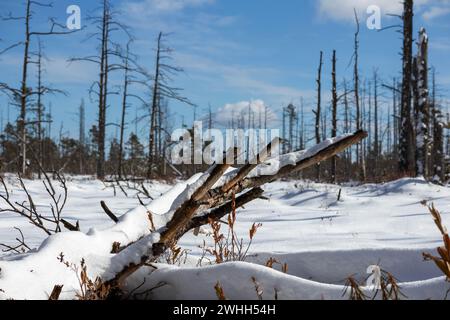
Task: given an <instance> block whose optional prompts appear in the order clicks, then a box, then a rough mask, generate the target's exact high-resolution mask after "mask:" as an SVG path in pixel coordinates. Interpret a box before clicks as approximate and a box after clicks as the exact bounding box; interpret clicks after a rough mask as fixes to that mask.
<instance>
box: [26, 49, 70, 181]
mask: <svg viewBox="0 0 450 320" xmlns="http://www.w3.org/2000/svg"><path fill="white" fill-rule="evenodd" d="M31 56H36V60H32V58H31ZM44 59H45V56H44V53H43V49H42V43H41V41H39V42H38V52H37V53H30V60H29V63H30V64H35V65H36V67H37V88H36V89H35V90H34V91H33V92H31V93H30V96H32V95H35V96H36V104H35V105H36V106H35V108H34V109H32V110H31V111H34V112H35V114H36V118H35V120H29V121H27V124H29V125H35V128H36V134H37V143H38V147H37V158H38V159H39V162H40V163H41V164H42V166H44V128H43V124H44V123H46V122H47V120H46V119H44V116H45V107H44V103H43V99H44V96H45V95H47V94H63V95H67V94H66V92H64V91H62V90H58V89H55V88H51V87H48V86H45V85H44V83H43V74H44V71H45V68H44ZM44 170H45V167H44ZM37 172H38V178H39V179H41V177H42V174H41V170H37Z"/></svg>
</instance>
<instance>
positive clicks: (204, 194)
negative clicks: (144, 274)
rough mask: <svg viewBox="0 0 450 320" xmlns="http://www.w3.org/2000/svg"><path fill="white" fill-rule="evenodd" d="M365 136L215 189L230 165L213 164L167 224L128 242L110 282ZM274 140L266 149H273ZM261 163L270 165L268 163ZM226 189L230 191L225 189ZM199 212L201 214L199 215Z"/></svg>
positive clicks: (245, 172)
mask: <svg viewBox="0 0 450 320" xmlns="http://www.w3.org/2000/svg"><path fill="white" fill-rule="evenodd" d="M366 137H367V133H366V132H364V131H358V132H356V133H354V134H351V135H347V136H344V137H340V138H335V139H331V140H327V141H325V142H323V143H321V144H319V145H317V146H315V147H313V148H311V149H308V150H306V151H303V152H297V153H293V154H289V155H285V156H280V157H279V159H278V160H279V161H280V163H281V165H280V167H279V169H278V170H276V171H274V172H272V173H271V174H266V175H258V172H256V174H255V175H251V176H250V177H249V175H250V174H251V173H252V172H253V170H256V169H258V165H256V166H255V165H251V166H249V165H247V166H244V167H243V168H241V169H236V170H235V171H233V172H231V173H229V175H230V180H229V182H226V180H225V182H223V184H222V185H220V186H216V187H215V189H212V188H213V187H214V186H215V185H216V184H218V181H219V180H220V179H221V178H222V177H223V176H224V174H225V172H226V171H227V169H229V167H230V165H229V164H221V165H215V166H213V167H212V168H211V169H210V170H209V171H208V172H207V173H206V174H204V175H203V176H202V177H200V179H199V180H198V181H197V183H194V184H193V185H192V186H187V189H186V190H185V191H186V192H187V194H192V195H191V196H190V197H189V198H188V199H187V200H185V201H184V202H183V203H181V204H180V205H179V206H178V208H177V209H175V211H174V213H173V215H172V218H171V219H170V221H169V222H168V223H167V224H166V225H165V226H164V227H162V228H160V229H159V230H157V231H156V232H152V233H150V234H149V235H148V236H147V237H144V238H142V239H140V240H138V241H137V242H135V243H133V244H131V245H129V246H128V247H127V248H126V249H124V250H122V251H121V252H120V253H118V254H117V255H116V257H115V258H113V259H114V260H115V262H117V263H119V264H120V266H121V267H119V269H118V270H117V269H116V272H115V276H114V278H112V279H110V280H109V281H107V285H109V286H112V287H119V286H120V284H121V283H123V281H124V280H125V279H126V278H127V277H128V276H130V275H131V274H133V273H134V272H135V271H136V270H138V269H139V268H140V267H142V266H144V265H146V264H148V263H151V262H155V261H156V260H157V259H158V258H159V257H160V256H161V255H162V254H163V253H164V252H165V251H166V249H167V248H168V247H170V245H171V244H173V243H176V242H177V241H178V240H179V239H180V238H181V237H182V236H183V235H184V234H186V232H188V231H189V230H192V229H195V228H199V227H201V226H202V225H206V224H208V223H209V222H210V221H211V220H215V219H216V220H217V219H220V218H222V217H223V216H225V215H226V214H228V213H229V212H231V210H232V208H233V206H234V207H235V208H239V207H242V206H243V205H245V204H247V203H249V202H251V201H253V200H255V199H258V198H261V197H262V194H263V190H262V189H261V188H260V187H261V186H262V185H264V184H267V183H270V182H273V181H275V180H278V179H280V178H283V177H285V176H288V175H290V174H292V173H295V172H298V171H301V170H303V169H306V168H309V167H311V166H314V165H316V164H317V163H320V162H323V161H325V160H327V159H330V158H331V157H333V156H335V155H337V154H339V153H341V152H342V151H345V150H346V149H347V148H348V147H350V146H352V145H354V144H357V143H359V142H360V141H361V140H363V139H364V138H366ZM272 143H274V142H272ZM272 143H271V144H269V146H267V147H266V148H265V149H264V150H270V149H271V145H272ZM264 150H263V151H262V152H260V153H259V155H258V156H257V159H259V160H261V161H262V159H264V158H265V157H266V156H267V154H268V152H267V151H264ZM293 156H296V158H295V159H296V161H295V163H292V162H291V163H290V162H287V164H286V163H284V160H286V159H287V158H289V159H292V157H293ZM260 166H267V163H263V164H261V165H260ZM250 169H251V170H250ZM237 177H238V178H237ZM191 187H196V189H195V190H189V188H191ZM224 190H227V191H226V192H224ZM247 190H248V191H247ZM237 194H239V196H238V197H237V198H236V200H235V201H234V203H233V198H234V196H235V195H237ZM197 212H200V214H198V215H197ZM120 268H121V269H120Z"/></svg>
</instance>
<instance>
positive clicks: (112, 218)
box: [100, 201, 119, 223]
mask: <svg viewBox="0 0 450 320" xmlns="http://www.w3.org/2000/svg"><path fill="white" fill-rule="evenodd" d="M100 205H101V207H102V209H103V211H105V213H106V215H107V216H108V217H109V218H110V219H111V220H112V221H114V222H115V223H117V222H119V218H117V216H116V215H115V214H114V213H113V212H112V211H111V210H110V209H109V208H108V206H107V205H106V203H105V201H100Z"/></svg>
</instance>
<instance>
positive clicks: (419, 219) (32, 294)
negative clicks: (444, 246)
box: [0, 179, 450, 299]
mask: <svg viewBox="0 0 450 320" xmlns="http://www.w3.org/2000/svg"><path fill="white" fill-rule="evenodd" d="M26 183H27V186H29V190H30V193H31V195H32V196H33V197H34V198H35V201H36V203H37V205H38V206H39V207H41V208H42V209H45V206H46V205H47V203H48V200H47V198H46V195H45V189H43V188H42V184H41V182H39V181H27V182H26ZM12 187H13V190H14V192H13V195H12V196H13V197H17V199H24V198H23V197H24V194H22V193H21V192H20V191H19V188H18V187H17V186H14V185H13V186H12ZM68 188H69V202H68V204H67V207H66V209H65V210H64V214H63V215H64V217H65V218H66V219H67V220H69V221H71V222H74V221H77V220H79V221H80V226H81V229H82V231H83V232H85V233H87V235H86V236H83V237H81V236H80V235H79V234H78V233H70V234H69V233H68V234H65V235H57V236H55V237H52V238H50V239H49V240H47V241H45V243H44V244H43V245H42V246H41V248H40V249H39V251H40V252H39V253H40V255H39V256H40V257H42V256H44V255H45V256H46V259H48V260H45V259H44V260H45V261H43V260H42V259H41V260H40V259H38V258H37V255H36V254H35V255H33V254H28V255H22V256H17V255H14V256H11V255H9V256H5V255H4V256H3V257H2V258H1V260H0V268H1V270H2V271H1V272H0V289H2V290H3V291H4V293H2V292H1V291H0V297H3V298H8V297H12V298H19V299H20V298H27V299H30V298H39V299H42V298H45V297H46V295H48V294H49V291H51V288H52V287H53V285H55V284H59V283H60V282H62V281H64V283H65V287H64V289H63V295H62V297H63V298H72V297H73V295H74V292H76V290H77V283H76V279H75V278H74V277H73V271H72V270H67V269H68V268H66V267H64V266H63V265H62V264H61V263H59V262H58V261H57V255H58V254H59V253H60V252H63V251H64V253H65V254H68V252H78V253H79V254H73V255H70V254H68V255H66V259H68V260H70V261H71V262H74V263H77V262H78V261H77V260H76V259H79V258H80V255H81V254H82V252H84V253H85V254H86V256H82V258H86V260H87V264H88V271H89V270H90V271H91V272H93V273H95V274H108V271H111V270H110V269H111V268H113V267H114V265H113V263H112V262H105V261H106V259H107V256H108V255H107V254H108V253H109V252H108V251H107V250H109V248H110V247H111V246H110V244H111V242H113V241H119V242H122V243H123V242H126V240H127V239H132V238H136V239H138V238H139V237H140V236H142V235H143V234H142V233H143V230H144V229H145V228H147V226H145V225H144V226H133V225H132V224H133V219H131V218H132V217H133V215H134V216H139V215H143V214H145V212H146V211H145V210H144V211H142V207H141V208H137V209H134V210H132V209H133V208H135V207H138V201H137V199H136V198H134V197H132V196H131V197H126V196H125V195H124V194H123V193H122V192H121V191H120V190H118V189H117V194H116V196H114V192H113V189H112V188H105V186H104V185H103V184H102V183H101V182H98V181H95V180H92V181H88V180H85V179H73V180H71V181H69V182H68ZM169 188H170V186H168V185H165V184H162V183H156V182H155V183H153V184H149V185H147V189H149V190H150V192H151V194H152V196H154V197H157V196H159V195H160V194H162V193H164V192H166V191H167V190H168V189H169ZM264 189H265V196H266V197H268V198H270V200H257V201H254V202H253V203H251V204H249V205H247V206H246V207H245V208H242V209H239V210H238V223H237V231H238V234H239V235H240V236H242V237H243V238H244V241H246V240H247V239H248V230H249V228H250V226H251V225H252V224H253V223H255V222H256V223H262V224H263V226H262V227H261V228H260V229H259V230H258V232H257V234H256V236H255V239H254V241H253V244H252V246H251V249H250V256H249V258H248V259H247V261H246V262H245V263H243V262H238V263H230V264H223V265H213V266H203V267H201V268H198V267H196V264H197V261H198V259H199V258H200V256H201V253H202V250H201V249H200V248H199V246H200V245H202V243H203V240H206V241H210V237H206V238H205V236H204V235H202V234H200V235H199V236H194V235H193V234H192V233H191V234H188V235H186V236H185V237H184V238H183V239H182V241H181V242H180V243H179V245H180V246H181V247H182V248H183V249H187V250H189V257H188V260H187V263H186V264H185V265H183V266H181V267H175V266H166V265H159V266H158V269H157V270H156V271H153V269H152V270H151V271H150V270H148V269H141V270H140V271H139V272H137V273H136V274H135V275H133V276H132V277H131V278H130V279H129V280H128V282H127V288H129V289H130V290H133V289H135V288H136V287H138V286H139V287H140V289H139V290H140V291H141V292H146V291H147V290H148V289H151V288H154V287H158V288H157V289H154V290H149V291H148V292H146V295H145V297H148V298H152V299H165V298H172V299H175V298H177V299H208V298H209V299H215V298H216V294H215V290H214V286H215V284H216V283H217V282H218V281H219V282H220V283H221V285H222V287H223V290H224V292H225V295H226V297H227V298H230V299H257V298H258V296H257V294H256V290H255V282H254V280H252V277H254V279H255V280H256V281H257V283H258V285H259V286H260V287H261V288H262V291H263V298H264V299H274V298H275V292H276V294H277V297H278V298H279V299H342V298H344V299H346V298H348V296H345V295H344V296H343V292H344V283H345V279H346V278H347V277H349V276H351V275H354V277H355V278H356V279H358V280H360V281H363V280H364V279H365V278H366V277H367V274H366V270H367V268H368V267H369V266H370V265H377V264H378V265H380V266H381V267H382V268H383V269H385V270H386V271H389V272H390V273H392V274H393V275H394V276H396V278H397V279H398V280H399V282H400V283H401V289H402V292H403V293H404V294H405V295H406V296H407V297H408V298H410V299H428V298H432V299H443V298H444V297H445V296H446V292H447V290H448V289H449V288H450V285H449V284H447V283H446V282H445V278H443V277H442V274H441V273H440V272H439V270H438V269H437V268H436V266H435V265H434V264H433V263H431V262H424V261H423V258H422V252H424V251H426V252H430V253H434V252H435V249H436V247H438V246H440V245H441V243H442V238H441V236H440V234H439V232H438V231H437V229H436V226H435V224H434V222H433V220H432V218H431V215H430V214H429V212H428V210H427V208H426V207H425V206H424V205H423V202H424V201H427V202H428V203H430V204H431V203H434V204H435V205H436V208H438V209H439V210H440V211H441V213H442V216H443V220H444V223H445V224H446V225H448V226H450V217H449V213H450V189H449V188H448V187H440V186H436V185H432V184H428V183H426V182H425V181H423V180H417V179H416V180H415V179H403V180H399V181H396V182H391V183H386V184H382V185H364V186H354V187H352V186H342V187H338V186H332V185H326V184H315V183H310V182H304V181H289V182H276V183H273V184H270V185H267V186H265V187H264ZM340 189H342V190H341V199H340V201H337V198H338V193H339V190H340ZM183 190H184V186H183V185H179V187H178V188H175V190H171V191H170V194H169V195H166V196H165V198H164V197H163V198H161V200H159V201H158V200H156V201H154V202H153V203H150V204H149V208H150V209H151V210H152V211H153V212H155V211H156V213H159V212H157V211H158V209H159V210H160V211H161V213H164V212H166V211H168V209H170V208H168V207H167V208H162V207H164V205H166V206H168V205H170V202H169V201H168V200H167V199H169V198H172V199H173V198H174V197H175V196H177V195H178V194H180V193H181V192H182V191H183ZM132 194H133V192H132V191H130V192H129V195H132ZM101 200H105V201H106V202H107V204H108V206H109V207H110V208H111V209H113V211H114V212H115V213H117V214H118V215H122V214H124V213H126V212H127V211H129V210H132V211H131V213H129V214H128V215H127V216H125V217H123V218H122V219H121V222H120V223H119V224H117V225H116V226H114V223H113V222H112V221H110V220H109V218H108V217H107V216H106V215H105V213H104V212H103V210H102V209H101V207H100V205H99V202H100V201H101ZM152 206H153V207H152ZM155 209H156V210H155ZM129 217H131V218H129ZM156 223H158V222H156ZM13 227H20V228H21V229H22V231H23V232H24V234H25V237H26V241H27V244H28V245H29V246H30V247H33V248H37V247H39V245H40V244H41V242H42V241H43V240H44V239H45V238H46V236H45V234H44V233H43V232H42V231H40V230H38V229H36V228H34V227H32V226H31V225H29V224H28V223H27V221H26V220H24V219H23V218H21V217H17V216H15V215H11V214H5V213H2V214H1V215H0V243H8V244H13V243H14V238H15V237H17V234H16V231H15V230H14V229H12V228H13ZM92 228H94V229H92ZM206 229H207V228H206ZM101 230H106V231H104V232H102V231H101ZM100 239H102V240H104V239H108V240H109V242H106V244H105V248H101V246H100V245H98V242H100ZM60 243H65V245H64V246H63V247H57V245H56V244H60ZM99 252H103V253H104V259H105V261H100V260H101V259H98V258H97V259H89V255H92V254H94V253H95V254H96V255H97V256H98V254H99ZM53 256H54V257H53ZM269 258H276V259H277V260H278V261H279V262H281V263H287V264H288V267H289V269H288V273H287V274H284V273H282V272H279V271H277V270H272V269H269V268H267V267H265V266H264V265H265V263H266V261H267V260H268V259H269ZM52 259H54V260H52ZM72 259H73V260H74V261H72ZM108 259H109V257H108ZM33 263H34V264H33ZM49 268H50V270H49ZM108 268H109V269H108ZM276 268H278V267H276V266H275V269H276ZM67 278H72V279H71V280H67V281H66V280H65V279H67ZM143 279H145V283H144V284H143ZM30 281H31V282H34V283H29V282H30ZM52 281H53V282H52ZM47 282H48V283H47ZM25 283H28V286H27V287H25ZM46 283H47V284H46ZM71 286H72V287H71ZM43 287H44V288H45V290H44V289H42V288H43ZM141 297H143V296H141Z"/></svg>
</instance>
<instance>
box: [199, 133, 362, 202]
mask: <svg viewBox="0 0 450 320" xmlns="http://www.w3.org/2000/svg"><path fill="white" fill-rule="evenodd" d="M366 137H367V132H365V131H362V130H360V131H358V132H356V133H354V134H353V135H350V136H348V137H345V138H343V139H342V140H340V141H338V142H336V143H333V144H330V145H329V146H328V147H325V148H324V149H321V150H318V151H317V152H316V153H315V154H313V155H311V156H309V157H307V158H305V159H302V160H301V161H299V162H298V163H296V164H295V165H287V166H284V167H282V168H281V169H280V170H279V171H278V172H277V173H276V174H275V175H267V176H259V177H255V178H246V179H243V180H242V181H241V182H239V183H238V184H237V185H235V187H233V188H232V189H231V190H230V191H229V192H228V193H223V192H222V190H221V188H217V189H215V190H212V191H211V192H210V193H209V194H210V195H212V197H210V198H209V199H207V202H208V205H209V207H210V208H213V207H216V206H218V205H220V204H221V203H223V202H224V201H226V199H229V198H230V197H231V195H232V193H233V192H234V193H235V194H239V193H241V192H242V191H243V190H245V189H249V188H256V187H259V186H262V185H264V184H266V183H271V182H273V181H275V180H278V179H281V178H283V177H285V176H288V175H290V174H292V173H296V172H298V171H301V170H304V169H306V168H309V167H311V166H313V165H315V164H317V163H320V162H323V161H325V160H327V159H329V158H331V157H333V156H335V155H337V154H339V153H341V152H342V151H344V150H345V149H347V148H348V147H350V146H352V145H354V144H357V143H358V142H360V141H361V140H363V139H364V138H366ZM205 201H206V200H205Z"/></svg>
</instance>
